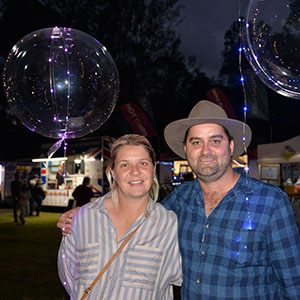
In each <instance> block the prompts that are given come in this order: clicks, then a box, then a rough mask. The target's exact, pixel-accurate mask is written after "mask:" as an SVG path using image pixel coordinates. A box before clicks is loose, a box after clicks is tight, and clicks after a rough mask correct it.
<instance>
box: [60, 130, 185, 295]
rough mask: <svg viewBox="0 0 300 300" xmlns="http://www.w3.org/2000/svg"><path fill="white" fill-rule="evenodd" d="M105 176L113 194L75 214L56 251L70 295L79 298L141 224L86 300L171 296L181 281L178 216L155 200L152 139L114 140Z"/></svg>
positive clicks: (156, 193)
mask: <svg viewBox="0 0 300 300" xmlns="http://www.w3.org/2000/svg"><path fill="white" fill-rule="evenodd" d="M106 175H107V178H108V180H109V183H110V187H111V192H110V193H108V194H106V195H105V196H104V197H101V198H99V199H97V200H95V201H93V202H91V203H88V204H86V205H84V206H82V207H81V208H80V209H79V211H78V212H77V213H76V215H75V216H74V218H73V222H72V223H73V224H72V233H71V234H70V235H67V236H64V237H63V240H62V242H61V245H60V249H59V254H58V270H59V276H60V279H61V281H62V282H63V284H64V286H65V288H66V290H67V291H68V293H69V294H70V295H71V299H80V298H81V297H82V295H83V294H84V291H85V289H86V288H87V287H88V286H89V285H90V284H91V283H92V282H93V280H94V279H95V277H96V276H97V275H98V273H99V272H100V270H102V269H103V267H104V265H105V264H106V262H107V261H108V260H109V259H110V258H111V257H112V255H113V254H114V253H115V252H116V250H117V249H118V248H119V246H120V245H121V244H122V242H123V241H124V240H125V239H126V237H127V236H128V235H129V234H130V233H131V232H133V231H134V230H135V229H136V228H137V227H138V226H140V227H139V228H138V229H137V231H136V233H135V234H134V235H133V237H132V238H131V239H130V240H129V242H128V244H126V246H125V247H124V249H123V250H122V251H121V252H120V254H119V255H118V256H117V257H116V259H115V260H114V262H113V263H112V264H111V265H110V267H109V268H108V269H107V271H106V272H105V273H104V274H103V276H102V277H101V278H100V280H99V281H98V282H97V283H96V285H95V286H94V287H93V288H92V289H91V291H90V292H89V294H88V299H89V300H90V299H118V300H119V299H126V300H127V299H142V300H143V299H145V300H151V299H153V300H154V299H173V289H172V284H174V285H180V284H181V281H182V271H181V257H180V253H179V249H178V240H177V217H176V215H175V214H174V213H173V212H171V211H167V210H166V209H165V208H164V207H163V206H162V205H160V204H159V203H155V201H156V200H157V197H158V181H157V178H156V175H155V154H154V150H153V148H152V147H151V144H150V143H149V142H148V140H147V139H146V138H145V137H143V136H140V135H136V134H129V135H125V136H122V137H120V138H119V139H118V140H116V141H115V142H114V143H113V145H112V150H111V160H110V162H109V164H108V166H107V169H106ZM61 218H62V217H61ZM58 226H59V225H58Z"/></svg>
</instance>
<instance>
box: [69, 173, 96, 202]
mask: <svg viewBox="0 0 300 300" xmlns="http://www.w3.org/2000/svg"><path fill="white" fill-rule="evenodd" d="M90 182H91V179H90V178H89V177H84V178H83V181H82V184H80V185H78V186H77V187H76V188H75V190H74V192H73V193H72V196H73V198H74V199H75V200H76V206H82V205H84V204H87V203H89V202H90V201H91V199H92V198H93V197H94V193H93V190H92V189H91V188H90V187H89V185H90Z"/></svg>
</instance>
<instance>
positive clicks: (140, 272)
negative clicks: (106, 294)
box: [122, 246, 164, 290]
mask: <svg viewBox="0 0 300 300" xmlns="http://www.w3.org/2000/svg"><path fill="white" fill-rule="evenodd" d="M163 255H164V251H163V249H161V248H149V247H145V246H132V247H131V249H130V250H129V251H128V254H127V258H126V263H125V271H124V273H123V276H122V286H126V287H133V288H144V289H151V290H152V289H154V287H155V283H156V281H157V276H158V274H159V273H160V268H161V264H162V260H163Z"/></svg>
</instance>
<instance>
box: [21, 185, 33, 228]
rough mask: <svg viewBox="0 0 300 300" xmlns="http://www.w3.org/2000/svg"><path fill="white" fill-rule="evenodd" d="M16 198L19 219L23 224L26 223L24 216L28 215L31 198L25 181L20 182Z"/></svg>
mask: <svg viewBox="0 0 300 300" xmlns="http://www.w3.org/2000/svg"><path fill="white" fill-rule="evenodd" d="M18 198H19V206H20V211H21V213H20V221H21V222H22V224H23V225H24V224H25V223H26V221H25V218H26V217H27V216H28V213H29V200H30V199H31V194H30V191H29V187H28V184H27V183H26V182H22V184H21V189H20V192H19V197H18Z"/></svg>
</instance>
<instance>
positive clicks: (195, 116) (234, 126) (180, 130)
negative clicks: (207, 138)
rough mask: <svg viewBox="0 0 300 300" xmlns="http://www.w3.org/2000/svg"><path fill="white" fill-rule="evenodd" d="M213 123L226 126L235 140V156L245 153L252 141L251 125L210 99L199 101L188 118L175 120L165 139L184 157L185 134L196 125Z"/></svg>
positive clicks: (171, 147) (167, 130)
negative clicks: (230, 117) (229, 113)
mask: <svg viewBox="0 0 300 300" xmlns="http://www.w3.org/2000/svg"><path fill="white" fill-rule="evenodd" d="M205 123H213V124H218V125H221V126H224V127H225V128H226V129H227V130H228V131H229V133H230V135H231V136H232V138H233V140H234V152H233V157H234V158H235V157H238V156H239V155H241V154H243V153H244V152H245V150H246V149H247V147H248V146H249V144H250V142H251V136H252V133H251V129H250V127H249V126H248V125H247V124H246V123H244V122H241V121H239V120H235V119H229V118H228V116H227V114H226V112H225V110H224V109H223V108H222V107H221V106H219V105H217V104H215V103H213V102H211V101H208V100H201V101H199V102H198V103H197V104H196V105H195V106H194V108H193V109H192V110H191V112H190V114H189V116H188V118H186V119H181V120H177V121H174V122H172V123H170V124H169V125H167V127H166V128H165V131H164V136H165V140H166V142H167V144H168V146H169V147H170V149H171V150H172V151H173V152H174V153H176V154H177V155H179V156H180V157H182V158H186V155H185V152H184V136H185V134H186V131H187V130H188V129H189V128H190V127H191V126H194V125H199V124H205Z"/></svg>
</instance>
